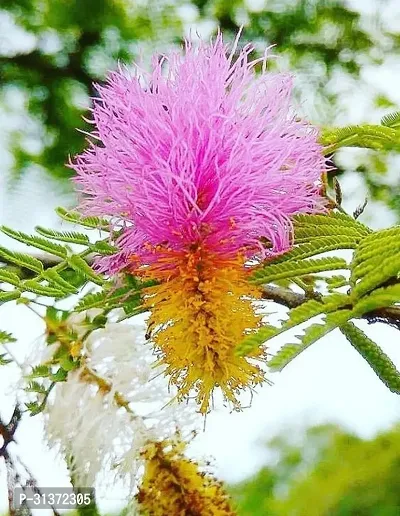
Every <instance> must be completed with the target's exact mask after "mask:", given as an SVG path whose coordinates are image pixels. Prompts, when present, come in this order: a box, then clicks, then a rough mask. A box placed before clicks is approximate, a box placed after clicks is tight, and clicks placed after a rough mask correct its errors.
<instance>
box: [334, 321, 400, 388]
mask: <svg viewBox="0 0 400 516" xmlns="http://www.w3.org/2000/svg"><path fill="white" fill-rule="evenodd" d="M340 330H341V332H342V333H343V335H345V337H346V339H347V340H348V341H349V342H350V344H351V345H352V346H353V347H354V348H355V349H356V350H357V351H358V352H359V353H360V355H361V356H362V357H364V358H365V360H366V361H367V362H368V364H369V365H370V367H371V368H372V369H373V370H374V372H375V374H376V375H377V376H378V377H379V378H380V380H381V381H382V382H383V383H384V384H385V385H386V386H387V387H388V388H389V389H390V390H391V391H392V392H395V393H396V394H400V373H399V371H398V370H397V369H396V367H395V365H394V364H393V362H392V361H391V360H390V358H389V357H388V356H387V355H386V354H385V353H384V352H383V351H382V350H381V348H380V347H379V346H378V345H377V344H375V342H373V341H372V340H371V339H370V338H369V337H367V336H366V335H365V333H364V332H363V331H361V330H360V329H359V328H357V326H355V325H354V324H353V323H351V322H348V323H346V324H344V325H342V326H341V328H340Z"/></svg>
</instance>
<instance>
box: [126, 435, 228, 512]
mask: <svg viewBox="0 0 400 516" xmlns="http://www.w3.org/2000/svg"><path fill="white" fill-rule="evenodd" d="M183 450H184V444H183V443H173V442H168V441H167V442H160V443H150V444H149V445H148V446H147V447H146V449H145V451H144V452H143V455H144V457H145V472H144V476H143V481H142V485H141V487H140V489H139V492H138V494H137V495H136V498H137V500H138V502H139V505H140V509H141V514H144V515H146V516H150V515H151V516H165V515H167V514H168V515H171V516H172V515H174V516H186V515H188V514H191V515H193V516H234V514H235V513H234V512H233V511H232V509H231V508H230V506H229V498H228V496H227V495H226V494H225V493H224V491H223V489H222V485H221V483H220V482H218V481H217V480H216V479H215V478H213V477H212V476H210V475H208V474H206V473H205V472H202V471H200V469H199V466H198V465H197V464H196V462H194V461H192V460H189V459H187V458H186V457H185V456H184V455H183Z"/></svg>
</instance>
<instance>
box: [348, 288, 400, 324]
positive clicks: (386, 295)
mask: <svg viewBox="0 0 400 516" xmlns="http://www.w3.org/2000/svg"><path fill="white" fill-rule="evenodd" d="M395 303H400V283H397V284H396V285H389V286H388V287H382V288H378V289H376V290H374V291H373V292H371V294H370V295H368V296H366V297H363V298H361V299H360V301H358V302H357V303H356V304H355V306H354V312H355V313H356V314H357V316H358V317H361V316H362V315H363V314H365V313H367V312H372V311H373V310H377V309H379V308H385V307H387V306H391V305H394V304H395Z"/></svg>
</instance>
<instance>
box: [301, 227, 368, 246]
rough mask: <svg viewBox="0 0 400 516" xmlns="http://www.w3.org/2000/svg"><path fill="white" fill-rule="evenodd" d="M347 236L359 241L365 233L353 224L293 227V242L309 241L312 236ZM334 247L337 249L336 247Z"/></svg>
mask: <svg viewBox="0 0 400 516" xmlns="http://www.w3.org/2000/svg"><path fill="white" fill-rule="evenodd" d="M328 236H333V237H338V238H341V237H347V238H348V239H351V240H352V241H353V242H355V243H358V242H360V241H361V240H362V239H363V238H364V237H365V236H366V233H364V232H363V231H361V230H359V228H357V227H353V226H335V225H332V226H330V225H326V226H323V225H319V226H313V225H309V226H299V227H295V243H297V244H300V243H302V242H310V241H312V239H313V238H326V237H328ZM336 249H339V248H338V247H337V248H336Z"/></svg>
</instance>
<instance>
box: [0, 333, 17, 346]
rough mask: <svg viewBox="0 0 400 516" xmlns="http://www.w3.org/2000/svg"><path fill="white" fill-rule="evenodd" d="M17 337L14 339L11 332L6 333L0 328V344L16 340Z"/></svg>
mask: <svg viewBox="0 0 400 516" xmlns="http://www.w3.org/2000/svg"><path fill="white" fill-rule="evenodd" d="M16 341H17V339H15V338H14V337H13V336H12V335H11V333H7V332H6V331H2V330H0V344H9V343H11V342H16Z"/></svg>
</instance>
